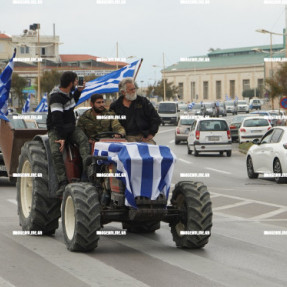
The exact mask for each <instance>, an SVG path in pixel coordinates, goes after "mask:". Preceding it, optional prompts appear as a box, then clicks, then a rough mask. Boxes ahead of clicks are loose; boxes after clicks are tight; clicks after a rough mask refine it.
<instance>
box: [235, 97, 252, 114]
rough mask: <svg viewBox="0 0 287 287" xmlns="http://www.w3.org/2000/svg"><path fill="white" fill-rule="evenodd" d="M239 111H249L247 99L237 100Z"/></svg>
mask: <svg viewBox="0 0 287 287" xmlns="http://www.w3.org/2000/svg"><path fill="white" fill-rule="evenodd" d="M237 112H238V113H240V112H244V113H249V106H248V104H247V102H246V101H242V100H241V101H237Z"/></svg>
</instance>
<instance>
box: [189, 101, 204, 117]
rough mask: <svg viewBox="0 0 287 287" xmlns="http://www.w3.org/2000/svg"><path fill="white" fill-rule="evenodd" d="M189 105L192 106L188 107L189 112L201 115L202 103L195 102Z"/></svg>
mask: <svg viewBox="0 0 287 287" xmlns="http://www.w3.org/2000/svg"><path fill="white" fill-rule="evenodd" d="M190 106H192V108H191V109H189V114H191V115H196V116H198V115H203V109H204V107H203V104H201V103H195V104H193V105H190Z"/></svg>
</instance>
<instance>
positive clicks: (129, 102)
mask: <svg viewBox="0 0 287 287" xmlns="http://www.w3.org/2000/svg"><path fill="white" fill-rule="evenodd" d="M119 89H120V93H121V94H122V95H121V96H120V97H119V98H118V99H117V100H116V101H115V102H113V103H112V104H111V106H110V110H111V111H114V112H115V113H116V114H117V115H121V116H125V117H126V119H122V120H120V123H121V125H122V126H123V127H124V128H125V130H126V139H127V141H130V142H146V143H150V144H156V143H155V141H154V140H153V137H154V136H155V134H156V133H157V132H158V128H159V125H160V124H161V119H160V117H159V115H158V113H157V111H156V110H155V108H154V107H153V105H152V104H151V102H150V101H149V100H147V99H146V98H144V97H141V96H138V95H137V94H136V87H135V83H134V80H133V79H132V78H125V79H123V80H122V81H121V82H120V83H119Z"/></svg>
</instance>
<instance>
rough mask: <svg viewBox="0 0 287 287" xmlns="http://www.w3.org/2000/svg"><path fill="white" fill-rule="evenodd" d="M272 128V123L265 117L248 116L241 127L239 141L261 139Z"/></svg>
mask: <svg viewBox="0 0 287 287" xmlns="http://www.w3.org/2000/svg"><path fill="white" fill-rule="evenodd" d="M271 128H272V126H271V123H270V122H269V121H268V120H267V119H265V118H262V117H246V118H245V119H244V120H243V121H242V124H241V126H240V128H239V134H238V135H239V143H243V142H251V141H253V140H254V139H260V138H261V137H262V136H263V135H264V134H265V133H266V132H267V131H268V130H270V129H271Z"/></svg>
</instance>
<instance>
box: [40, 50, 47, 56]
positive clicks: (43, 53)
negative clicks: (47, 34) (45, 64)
mask: <svg viewBox="0 0 287 287" xmlns="http://www.w3.org/2000/svg"><path fill="white" fill-rule="evenodd" d="M41 55H42V56H45V55H46V48H42V51H41Z"/></svg>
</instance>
